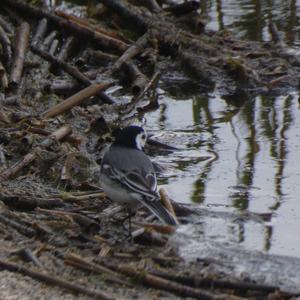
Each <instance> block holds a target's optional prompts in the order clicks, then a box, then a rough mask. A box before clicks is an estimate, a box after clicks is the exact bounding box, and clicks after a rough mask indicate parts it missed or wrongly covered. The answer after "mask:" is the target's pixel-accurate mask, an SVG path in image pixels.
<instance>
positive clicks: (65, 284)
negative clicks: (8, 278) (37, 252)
mask: <svg viewBox="0 0 300 300" xmlns="http://www.w3.org/2000/svg"><path fill="white" fill-rule="evenodd" d="M0 268H1V269H3V270H8V271H10V272H16V273H20V274H22V275H25V276H29V277H31V278H33V279H36V280H38V281H40V282H44V283H46V284H51V285H56V286H59V287H61V288H63V289H66V290H69V291H71V292H72V293H81V294H84V295H87V296H90V297H92V298H95V299H100V300H114V299H115V298H113V297H112V296H109V295H107V294H104V293H103V292H101V291H99V290H90V289H88V288H86V287H84V286H82V285H80V284H78V283H76V284H75V283H70V282H69V281H67V280H63V279H60V278H58V277H57V276H55V275H51V274H47V273H41V272H38V271H34V270H30V269H28V268H25V267H23V266H20V265H17V264H13V263H10V262H7V261H4V260H2V259H0Z"/></svg>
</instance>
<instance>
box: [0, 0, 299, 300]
mask: <svg viewBox="0 0 300 300" xmlns="http://www.w3.org/2000/svg"><path fill="white" fill-rule="evenodd" d="M0 2H1V3H0V8H1V9H0V44H1V49H2V51H1V59H2V65H1V64H0V79H1V85H2V87H1V88H2V90H3V92H2V91H1V95H0V96H1V97H0V169H1V173H0V177H1V179H0V190H1V192H0V204H1V205H2V206H1V210H0V234H1V236H2V235H3V237H4V239H3V241H2V242H3V246H2V249H4V252H5V251H7V250H8V249H6V240H8V241H9V243H10V244H12V245H13V244H14V243H15V248H16V249H17V250H16V251H14V249H13V251H12V250H11V249H9V251H7V252H9V255H11V254H13V255H15V254H16V255H18V257H17V258H19V259H20V258H21V259H22V260H24V261H26V262H27V261H30V262H31V263H32V264H34V265H35V266H37V267H38V268H39V269H41V270H43V272H44V271H45V270H50V269H51V270H52V269H55V273H56V274H60V275H61V277H62V278H64V274H66V273H68V272H66V271H70V270H71V268H77V269H78V274H79V275H78V276H82V275H81V274H82V271H84V272H93V276H95V281H94V282H95V284H97V285H98V284H99V285H102V284H103V282H104V283H105V284H103V287H104V288H105V290H107V289H108V284H107V282H108V281H109V280H110V281H112V282H113V283H115V284H116V286H115V287H114V288H115V289H116V292H117V293H119V294H120V295H123V294H124V292H125V290H124V289H126V288H127V287H128V286H129V287H130V288H129V289H127V290H126V292H125V293H126V294H128V298H141V297H144V298H145V299H146V298H147V297H148V298H151V297H149V296H148V294H146V293H149V294H151V295H152V293H153V291H154V292H155V290H156V292H158V293H160V291H161V290H163V291H169V292H170V293H172V294H170V295H166V298H170V299H171V298H173V297H174V296H173V294H174V295H176V296H177V297H181V298H182V297H190V298H196V299H239V298H241V297H244V298H245V297H247V298H251V297H252V298H255V297H257V298H259V297H260V298H267V297H269V298H271V297H272V296H274V295H275V293H278V295H279V296H282V297H283V298H284V299H287V298H288V297H292V296H293V295H289V294H284V293H280V291H278V292H277V291H275V290H276V287H272V286H264V285H256V284H250V283H247V282H243V281H241V282H239V281H238V282H237V281H235V280H233V279H232V280H231V278H229V279H228V281H227V279H224V278H223V277H224V276H223V277H222V274H218V273H217V274H215V273H214V272H212V273H210V272H211V271H210V269H209V272H207V273H206V271H205V268H203V269H201V278H198V277H197V276H196V275H195V274H191V272H193V270H192V268H190V265H187V264H185V262H184V261H182V259H181V258H180V257H179V256H178V255H177V254H176V249H173V245H172V243H169V242H168V239H170V234H173V233H174V231H175V230H176V228H175V227H170V226H164V225H160V224H158V223H157V222H158V221H157V220H155V219H153V218H151V217H149V216H147V215H145V212H144V211H141V212H139V213H138V214H137V215H136V216H135V218H134V220H133V222H132V224H133V232H132V236H131V237H130V238H128V237H127V236H126V233H127V232H126V231H124V230H123V228H122V226H121V225H120V222H118V221H115V219H117V218H116V217H115V214H117V216H119V215H120V216H123V215H124V211H123V209H122V208H120V207H118V208H112V205H111V202H110V200H109V199H106V197H105V194H104V193H103V191H102V190H101V189H100V187H99V186H100V185H101V182H100V181H99V164H100V163H101V157H102V153H103V152H102V150H104V147H105V146H106V144H107V142H111V140H112V135H111V132H113V131H114V130H115V129H118V128H119V127H124V126H126V125H128V124H131V123H132V120H134V121H136V119H141V118H143V116H144V114H145V113H146V112H148V111H149V110H153V109H157V108H158V107H159V102H158V100H159V99H158V91H157V90H158V89H157V88H159V87H160V84H159V83H160V80H165V76H164V73H166V72H167V73H169V72H172V71H173V67H174V68H175V71H176V72H184V71H183V69H186V73H187V74H190V75H189V76H190V77H191V80H192V79H197V81H199V82H200V85H199V86H201V88H199V89H202V87H203V91H206V89H209V88H212V87H214V85H215V83H216V84H217V85H220V84H221V85H222V80H223V79H224V78H225V80H224V82H225V83H226V84H225V85H224V90H225V92H226V91H227V86H230V87H232V86H233V90H235V91H234V92H233V94H234V93H235V92H236V91H237V90H238V89H239V88H241V89H242V90H245V91H247V89H248V88H251V89H252V90H256V89H260V90H261V89H265V88H266V90H267V91H272V92H273V91H274V90H276V88H278V87H280V86H282V85H283V84H286V82H287V81H291V82H294V81H295V78H297V76H298V75H297V74H298V73H297V71H298V70H297V69H295V68H294V66H295V65H296V64H297V61H296V62H295V64H294V63H291V64H288V61H286V60H284V64H282V62H283V61H282V60H280V58H281V57H288V56H287V55H288V53H285V55H286V56H283V54H279V52H280V53H284V47H283V44H282V41H280V39H279V37H278V39H277V46H278V47H277V48H279V49H277V50H278V53H277V54H274V52H275V50H270V49H268V48H265V47H264V46H260V47H258V46H257V45H256V46H254V47H253V46H252V45H251V43H248V42H244V41H240V40H238V39H235V38H234V37H233V36H232V35H230V34H229V33H227V34H226V35H222V34H221V33H213V32H206V31H205V24H204V22H203V21H202V20H201V16H200V15H199V13H198V12H197V8H198V7H199V2H198V1H185V2H184V3H183V4H180V5H177V4H176V3H175V2H174V1H171V0H168V1H156V0H142V1H125V0H101V1H99V3H100V4H99V3H97V4H98V5H97V7H95V8H94V7H92V9H91V18H89V19H83V18H79V17H76V16H73V15H71V14H68V13H66V12H62V11H55V12H53V11H50V10H47V9H41V8H40V7H35V6H32V5H29V4H27V2H25V1H21V0H2V1H0ZM3 12H5V13H7V16H8V18H7V16H5V19H6V18H7V19H8V21H7V20H2V21H1V14H3ZM93 14H97V18H98V17H99V16H100V18H98V19H93V20H92V15H93ZM33 19H34V22H32V20H33ZM11 20H12V21H13V22H12V23H14V24H18V25H19V26H21V24H25V23H24V22H25V21H26V20H27V21H29V22H30V26H31V28H32V30H31V31H32V32H33V34H34V35H33V37H32V38H30V36H29V35H27V29H28V32H29V27H28V26H27V25H25V27H24V28H25V29H26V28H27V29H26V30H24V33H23V34H22V35H21V36H22V37H23V41H24V43H23V44H22V45H21V47H20V49H19V50H20V51H21V53H20V55H19V58H20V60H19V62H18V64H19V67H18V68H17V69H18V75H16V82H17V83H16V86H17V87H18V89H15V90H13V89H7V88H6V87H7V81H8V80H10V77H9V76H8V75H7V74H11V72H12V68H11V67H12V65H11V59H12V49H11V48H12V47H11V44H14V43H15V41H16V39H14V40H13V37H14V33H15V32H16V31H17V29H16V28H14V27H13V26H11V25H10V22H9V21H11ZM99 20H100V21H99ZM3 21H4V22H3ZM95 21H97V25H95V23H94V22H95ZM102 21H103V23H105V26H102V25H101V24H102ZM6 23H7V24H6ZM36 24H38V25H37V26H36ZM22 26H24V25H22ZM34 26H36V27H34ZM17 28H18V27H17ZM20 28H21V27H20ZM118 28H122V29H123V28H126V29H130V30H131V33H130V34H128V36H127V37H123V34H126V33H127V32H128V31H125V30H122V33H119V32H121V30H119V32H118V31H117V30H116V29H118ZM1 29H2V30H1ZM273 31H274V33H273V35H274V40H275V39H276V28H275V29H273ZM28 38H29V41H28ZM28 43H29V45H30V47H26V45H27V44H28ZM25 49H27V50H26V51H25ZM17 52H18V49H15V50H14V54H17ZM220 53H222V54H221V55H220ZM22 55H23V57H24V55H25V57H26V59H25V60H24V59H23V57H22ZM274 55H275V56H276V59H277V61H278V65H279V66H278V68H276V69H275V68H271V67H270V68H266V65H268V66H269V64H266V62H268V60H266V58H267V59H270V58H274ZM281 55H282V56H281ZM39 57H40V58H42V59H39ZM166 57H167V58H166ZM289 57H290V58H291V54H289ZM277 61H276V66H277ZM170 62H171V63H170ZM252 62H254V63H252ZM285 65H286V66H288V68H284V67H283V66H285ZM253 66H255V68H253ZM22 68H23V69H24V68H26V72H22ZM65 73H67V75H70V76H65ZM36 74H38V75H36ZM121 74H125V79H128V82H129V89H128V86H127V85H125V84H124V82H123V81H121V80H120V83H119V85H118V84H117V83H114V84H111V83H110V82H116V80H115V79H124V78H122V76H121ZM112 75H113V76H114V80H112V78H111V77H112ZM296 75H297V76H296ZM123 77H124V76H123ZM199 78H200V80H198V79H199ZM20 82H22V84H20ZM23 82H24V84H23ZM102 82H105V83H102ZM106 82H109V83H106ZM227 83H229V84H227ZM297 85H298V81H297ZM130 87H131V89H130ZM109 88H110V89H109ZM108 89H109V90H108ZM104 90H107V91H106V92H107V94H105V93H104V92H103V91H104ZM201 92H202V91H201ZM52 93H56V95H53V94H52ZM111 94H112V95H113V96H112V97H115V98H114V100H112V98H111V97H110V95H111ZM225 94H226V93H225ZM59 95H64V96H63V97H60V96H59ZM108 95H109V96H108ZM91 97H93V98H92V99H91V100H90V101H86V100H87V99H89V98H91ZM99 98H101V100H102V101H98V100H99ZM57 103H59V104H57ZM81 104H83V105H81ZM106 104H109V105H106ZM75 106H76V110H74V111H73V112H74V113H71V114H68V113H66V112H69V111H70V110H71V109H72V108H74V107H75ZM66 124H70V126H69V125H66ZM87 128H91V130H87ZM72 131H74V134H72ZM148 143H149V144H150V145H151V147H156V148H162V149H165V150H168V151H173V150H177V148H176V147H174V146H173V145H167V144H165V143H164V142H158V141H156V139H155V137H152V138H151V137H150V138H149V139H148ZM75 148H76V149H75ZM75 151H76V152H75ZM72 157H75V158H76V160H75V159H74V161H76V163H73V164H72V162H73V160H72V159H71V158H72ZM81 158H82V159H83V162H82V164H81V161H79V159H81ZM85 158H86V160H84V159H85ZM77 159H78V160H77ZM33 162H34V164H33ZM77 162H78V164H77ZM28 166H30V169H29V172H27V170H25V168H26V167H28ZM82 166H83V167H82ZM70 170H71V171H70ZM82 170H84V171H86V174H85V176H82V177H80V179H78V180H77V176H78V174H79V175H81V172H82ZM22 171H23V172H22ZM20 173H21V174H23V176H18V177H17V175H18V174H20ZM83 173H84V172H83ZM16 177H17V178H16ZM160 194H161V198H162V199H163V202H164V203H165V206H166V207H167V209H168V210H169V211H170V212H171V213H172V214H173V215H174V216H175V213H176V215H177V217H178V219H179V220H180V221H185V222H190V221H191V219H193V216H196V217H197V216H199V215H201V214H208V215H209V211H208V210H204V211H202V209H199V208H197V209H196V208H195V207H194V206H192V205H186V204H180V203H174V202H173V201H172V200H171V199H170V198H169V197H168V195H167V194H166V192H165V191H164V190H161V191H160ZM7 207H8V208H7ZM174 211H175V212H174ZM154 222H155V223H154ZM178 223H179V221H178ZM175 234H176V233H174V235H173V237H175V238H176V236H175ZM28 239H30V248H27V246H22V247H24V248H22V249H19V247H17V245H18V243H19V242H20V241H21V242H24V243H28ZM67 251H71V253H76V255H75V254H69V253H68V252H67ZM44 261H45V263H44ZM197 263H198V262H197ZM48 266H49V269H48ZM202 266H203V265H202V264H201V262H200V263H199V268H201V267H202ZM17 267H18V268H19V270H20V272H21V274H24V275H25V274H26V275H27V274H28V275H29V276H32V277H33V278H38V280H41V281H43V280H44V281H45V282H46V283H48V282H51V283H52V284H56V285H58V286H61V287H65V288H67V289H70V290H72V291H73V292H75V293H78V292H82V293H85V294H87V295H90V296H91V297H94V298H95V297H96V298H97V297H100V299H102V298H101V297H102V296H103V295H99V294H97V293H94V291H93V290H90V289H86V288H83V287H81V286H79V285H77V284H76V286H75V285H72V284H71V285H68V284H67V285H66V284H65V281H67V278H66V279H65V280H62V281H61V280H59V278H57V277H53V276H51V275H49V274H47V273H39V272H37V273H36V271H32V270H30V269H28V268H26V270H27V271H24V269H22V268H24V267H23V266H19V265H17V266H16V265H13V266H11V265H10V263H9V262H8V261H5V260H4V258H3V260H2V267H1V262H0V268H4V269H11V270H16V268H17ZM197 267H198V265H197ZM178 270H180V271H182V273H180V276H179V275H174V274H175V273H176V272H177V273H178ZM32 272H33V273H32ZM76 273H77V272H76ZM40 274H42V275H40ZM182 274H184V275H186V274H189V275H186V276H183V275H182ZM103 275H104V276H103ZM181 275H182V276H181ZM44 276H45V277H44ZM48 276H49V277H50V278H51V279H49V277H48ZM74 276H77V275H74ZM85 276H88V274H85V275H84V277H85ZM84 277H82V278H84ZM53 278H54V279H53ZM77 278H78V277H77ZM134 281H137V283H142V284H143V285H145V286H148V287H151V288H152V289H151V290H150V289H149V290H146V289H144V288H143V290H141V289H139V285H138V284H136V283H134ZM74 286H75V287H74ZM109 288H111V287H110V286H109ZM274 291H275V292H274ZM144 293H145V294H144ZM235 295H237V296H235ZM108 298H109V299H110V298H112V297H109V296H108Z"/></svg>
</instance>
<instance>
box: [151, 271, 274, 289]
mask: <svg viewBox="0 0 300 300" xmlns="http://www.w3.org/2000/svg"><path fill="white" fill-rule="evenodd" d="M151 274H153V275H156V276H160V277H163V278H166V279H169V280H174V281H177V282H179V283H181V284H186V285H189V286H193V287H214V288H222V289H233V290H243V291H249V290H251V291H259V292H265V293H272V292H275V291H276V290H277V288H276V287H275V286H268V285H262V284H254V283H247V282H232V281H225V280H218V279H212V278H198V277H197V278H196V277H192V276H191V277H189V276H182V275H173V274H170V273H165V272H161V271H153V272H151Z"/></svg>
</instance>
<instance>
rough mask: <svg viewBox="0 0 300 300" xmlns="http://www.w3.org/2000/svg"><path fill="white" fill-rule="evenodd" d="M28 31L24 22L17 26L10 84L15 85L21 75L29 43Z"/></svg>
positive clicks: (28, 28) (27, 25)
mask: <svg viewBox="0 0 300 300" xmlns="http://www.w3.org/2000/svg"><path fill="white" fill-rule="evenodd" d="M29 33H30V27H29V24H28V23H26V22H24V23H22V24H21V25H20V26H19V28H18V33H17V38H16V45H15V46H14V52H15V55H14V61H13V65H12V69H11V73H10V85H11V86H12V87H14V88H15V87H16V86H17V85H18V84H19V82H20V80H21V76H22V71H23V66H24V60H25V53H26V50H27V47H28V43H29Z"/></svg>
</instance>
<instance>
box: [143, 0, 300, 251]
mask: <svg viewBox="0 0 300 300" xmlns="http://www.w3.org/2000/svg"><path fill="white" fill-rule="evenodd" d="M201 3H202V4H201V5H202V15H203V16H205V17H207V19H208V20H209V23H208V28H210V29H214V30H219V29H228V30H231V31H232V32H233V33H234V34H235V35H237V36H239V37H240V38H245V39H252V40H258V41H270V40H272V36H271V34H270V32H269V24H270V23H271V22H274V24H275V25H276V26H277V28H278V31H279V33H280V35H281V37H282V39H283V40H284V41H285V42H286V43H288V44H289V45H290V46H293V47H295V49H297V47H298V46H299V17H300V1H237V0H232V1H230V0H228V1H202V2H201ZM166 76H170V77H171V78H167V79H168V81H169V82H171V85H170V86H169V87H168V88H167V90H168V92H165V93H164V94H163V95H162V97H161V99H160V103H161V107H160V109H159V110H158V111H156V112H154V113H151V114H149V115H148V116H147V127H148V128H149V129H151V131H152V133H154V134H155V136H156V137H157V139H161V140H162V141H164V142H168V143H170V144H172V145H174V146H178V147H179V148H180V149H181V150H179V151H174V152H171V153H167V154H166V153H163V154H161V155H158V156H157V157H156V158H155V160H156V161H157V162H159V163H161V164H162V165H164V166H165V167H166V168H167V170H166V173H165V174H164V176H163V179H162V181H161V182H162V183H163V185H164V187H166V188H167V190H168V191H169V193H170V194H171V196H172V197H173V198H174V199H175V200H177V201H180V202H194V203H199V204H201V206H202V207H203V208H206V209H209V210H212V211H219V212H230V213H231V212H232V213H236V214H237V215H238V214H243V213H248V212H250V213H256V214H258V215H260V216H262V217H263V219H264V221H263V222H251V221H249V222H243V223H241V222H240V221H235V220H234V219H231V220H230V221H228V219H222V218H214V219H211V218H205V219H204V220H199V222H201V232H202V233H203V234H204V235H205V236H206V237H207V238H213V239H214V240H215V241H218V242H228V243H233V244H238V245H240V246H242V247H243V248H245V249H248V250H261V251H265V252H268V253H272V254H283V255H291V256H297V257H300V234H299V233H298V231H299V228H300V162H299V159H300V125H299V122H300V110H299V102H298V97H299V95H298V92H297V91H290V92H288V93H285V94H284V95H281V96H277V97H272V96H269V97H267V96H265V95H264V96H257V97H255V98H253V99H247V100H246V101H245V102H244V104H243V105H242V106H241V107H240V108H237V107H234V106H231V105H229V104H227V103H226V101H225V100H224V99H222V97H221V96H220V95H218V93H217V92H212V93H211V94H210V95H209V96H203V95H200V94H199V93H197V92H192V91H191V90H189V88H188V85H186V82H185V81H186V79H185V78H180V76H178V77H177V76H176V75H174V74H173V78H172V75H166ZM185 95H186V96H185Z"/></svg>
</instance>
